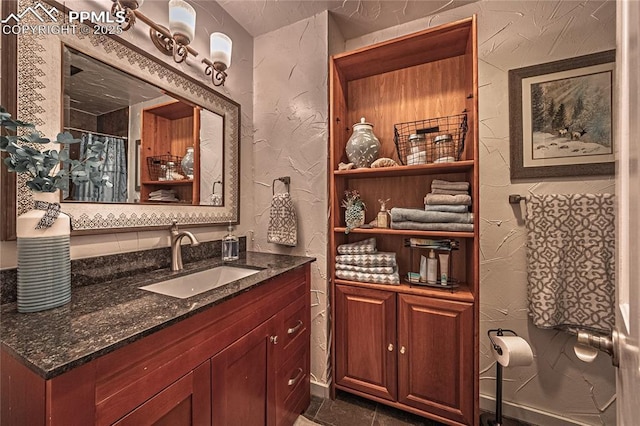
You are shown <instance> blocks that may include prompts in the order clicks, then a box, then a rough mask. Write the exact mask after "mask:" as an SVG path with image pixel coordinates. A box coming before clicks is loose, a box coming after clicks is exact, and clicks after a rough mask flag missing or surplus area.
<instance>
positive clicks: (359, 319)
mask: <svg viewBox="0 0 640 426" xmlns="http://www.w3.org/2000/svg"><path fill="white" fill-rule="evenodd" d="M335 301H336V319H335V330H336V340H335V342H336V381H337V384H339V385H341V386H346V387H349V388H351V389H354V390H358V391H361V392H366V393H368V394H370V395H375V396H378V397H380V398H385V399H388V400H391V401H395V399H396V396H397V385H396V348H395V345H396V294H395V293H393V292H389V291H380V290H371V289H365V288H357V287H350V286H342V285H338V286H336V294H335Z"/></svg>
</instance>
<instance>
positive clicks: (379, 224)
mask: <svg viewBox="0 0 640 426" xmlns="http://www.w3.org/2000/svg"><path fill="white" fill-rule="evenodd" d="M390 200H391V198H387V199H386V200H378V202H379V203H380V211H379V212H378V216H377V217H376V228H388V227H389V222H390V220H389V211H388V210H387V203H388V202H389V201H390Z"/></svg>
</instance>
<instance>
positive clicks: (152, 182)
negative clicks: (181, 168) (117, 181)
mask: <svg viewBox="0 0 640 426" xmlns="http://www.w3.org/2000/svg"><path fill="white" fill-rule="evenodd" d="M142 183H143V184H144V185H157V186H174V185H192V184H193V180H192V179H176V180H144V181H142Z"/></svg>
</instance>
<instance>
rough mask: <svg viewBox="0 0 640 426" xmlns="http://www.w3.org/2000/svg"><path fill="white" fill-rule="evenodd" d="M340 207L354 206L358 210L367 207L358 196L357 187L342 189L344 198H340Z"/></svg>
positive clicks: (349, 207)
mask: <svg viewBox="0 0 640 426" xmlns="http://www.w3.org/2000/svg"><path fill="white" fill-rule="evenodd" d="M342 207H344V208H346V209H351V208H356V209H358V210H366V209H367V207H366V206H365V204H364V201H362V199H361V198H360V193H359V192H358V190H357V189H347V190H346V191H344V200H342Z"/></svg>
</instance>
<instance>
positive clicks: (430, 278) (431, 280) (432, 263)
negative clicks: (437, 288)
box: [427, 250, 438, 284]
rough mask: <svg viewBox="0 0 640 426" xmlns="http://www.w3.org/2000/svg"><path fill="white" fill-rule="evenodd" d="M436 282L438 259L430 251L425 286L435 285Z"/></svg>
mask: <svg viewBox="0 0 640 426" xmlns="http://www.w3.org/2000/svg"><path fill="white" fill-rule="evenodd" d="M437 282H438V259H436V254H435V253H434V252H433V250H431V251H430V252H429V258H428V259H427V284H435V283H437Z"/></svg>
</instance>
